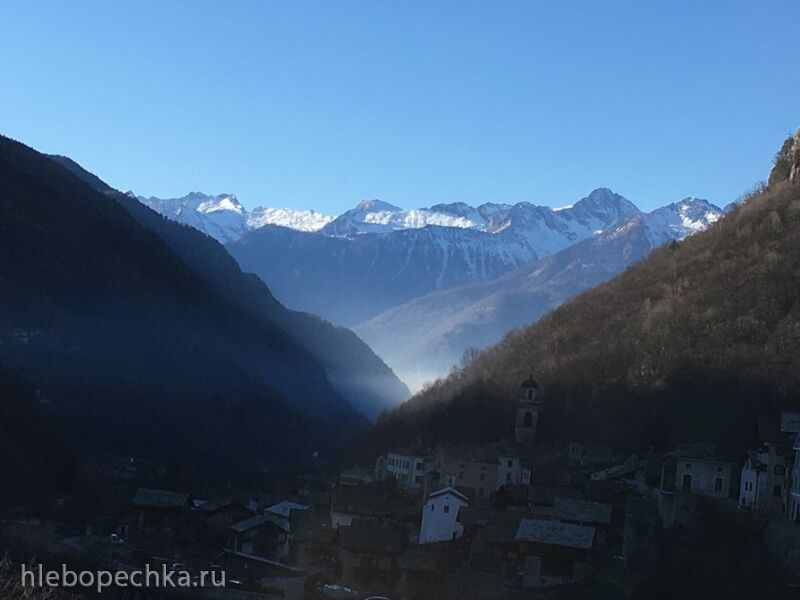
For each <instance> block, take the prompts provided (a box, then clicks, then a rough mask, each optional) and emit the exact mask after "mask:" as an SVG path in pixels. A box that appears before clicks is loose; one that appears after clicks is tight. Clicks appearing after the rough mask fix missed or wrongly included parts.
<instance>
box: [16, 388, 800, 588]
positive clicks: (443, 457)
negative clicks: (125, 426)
mask: <svg viewBox="0 0 800 600" xmlns="http://www.w3.org/2000/svg"><path fill="white" fill-rule="evenodd" d="M539 392H540V389H539V384H538V383H537V382H536V380H535V379H534V378H533V377H529V378H527V379H526V380H525V381H524V382H523V383H522V384H521V386H520V388H519V398H518V400H517V411H516V420H515V423H514V436H513V438H512V439H504V440H498V441H497V442H496V443H493V444H490V445H485V446H458V445H450V444H441V445H438V446H436V447H433V448H423V447H421V446H419V445H415V444H411V445H410V446H408V447H405V448H395V449H391V450H389V451H387V452H385V453H383V454H381V455H379V456H377V457H376V460H375V464H374V467H373V468H367V467H364V466H354V467H351V468H347V469H344V470H343V471H341V472H340V473H339V476H338V479H337V480H336V481H333V482H331V481H329V480H326V479H325V478H323V477H320V476H319V475H318V474H317V475H311V474H304V475H298V476H297V477H295V478H293V479H292V480H291V481H292V485H287V484H286V483H285V482H284V483H282V484H281V485H276V486H274V487H275V488H276V489H273V490H271V491H268V492H258V493H252V494H249V495H245V496H222V495H220V496H218V497H217V496H199V495H195V494H194V493H192V492H191V491H189V490H181V491H176V490H165V489H154V488H151V487H139V488H138V489H137V490H136V491H135V493H134V494H133V495H132V497H130V500H129V502H127V503H126V508H125V509H124V510H122V511H117V512H112V511H111V510H109V511H108V512H107V514H102V515H95V516H94V517H92V518H91V519H89V521H88V522H87V523H86V525H85V528H84V529H83V530H82V531H76V530H74V529H73V530H72V531H70V530H69V528H67V527H66V526H64V525H63V524H59V523H57V522H42V521H39V520H37V519H26V518H24V516H20V518H18V519H9V520H6V521H4V522H3V523H2V527H0V535H1V536H2V539H4V540H5V542H6V543H8V542H9V541H12V542H13V541H16V542H17V544H19V543H22V542H23V541H24V544H25V545H26V547H27V548H28V550H29V551H30V552H32V553H34V554H35V555H36V556H39V557H47V556H50V557H51V558H56V557H58V558H60V559H63V558H64V557H65V556H68V557H69V561H70V564H87V565H94V566H95V567H98V568H99V567H100V566H104V567H105V568H112V567H113V568H115V569H133V568H136V567H141V566H142V565H144V564H145V563H146V564H149V565H151V566H154V567H160V566H161V565H166V567H167V568H168V569H173V570H188V571H190V572H199V571H200V570H204V569H205V570H212V571H213V570H216V571H224V572H225V574H226V586H227V587H226V588H225V589H213V590H210V589H205V590H181V591H174V590H148V593H149V594H150V595H147V596H133V598H145V597H146V598H173V597H174V598H182V597H187V598H192V597H196V598H220V599H231V600H234V599H244V598H249V599H255V598H265V599H266V598H290V599H297V600H301V599H302V600H321V599H324V598H332V599H338V598H352V599H365V598H391V599H393V600H394V599H396V600H400V599H408V600H416V599H422V598H453V599H455V598H489V597H495V598H510V599H514V598H520V599H522V598H557V597H563V596H559V594H561V593H567V594H568V596H567V597H582V595H583V594H588V593H590V592H592V591H595V592H596V593H597V591H598V590H600V592H599V593H602V594H608V595H603V596H601V597H628V596H629V594H630V592H631V591H632V590H633V589H634V588H635V586H636V585H637V584H638V583H640V582H641V581H642V580H643V579H644V578H645V577H646V576H647V573H648V572H649V571H650V570H651V569H653V568H654V567H656V566H657V563H658V561H659V560H660V557H659V544H660V543H661V541H660V540H661V538H662V537H663V536H664V535H665V533H666V534H669V535H671V536H677V537H678V538H680V539H683V540H684V541H690V540H691V539H692V535H693V533H692V532H693V531H694V529H696V528H697V527H699V526H700V522H701V521H702V519H703V518H707V516H708V511H709V510H715V511H720V512H722V513H723V514H728V515H730V516H731V517H732V518H735V519H738V520H741V521H743V522H752V523H759V524H761V525H763V526H764V535H765V539H766V543H767V546H768V547H769V548H770V551H771V552H772V556H773V560H774V561H775V562H776V564H782V565H785V566H786V567H788V569H789V570H790V571H792V572H794V573H795V574H800V561H799V560H798V559H800V557H798V555H797V551H796V548H798V547H800V520H799V519H798V517H799V516H800V414H797V413H783V414H781V415H776V418H775V419H772V420H770V419H763V420H762V421H761V422H759V423H758V428H759V437H760V440H761V445H760V446H759V447H756V448H753V449H752V450H751V451H750V452H748V453H747V456H739V457H737V456H726V455H724V454H721V453H719V452H718V451H717V450H716V449H715V448H714V447H713V446H711V445H709V444H703V443H694V444H688V445H684V446H680V447H678V448H674V449H673V450H671V451H669V452H652V453H649V454H647V455H631V456H622V455H620V454H618V453H616V452H614V451H612V450H610V449H608V448H603V447H599V446H596V445H590V444H584V443H582V442H581V441H579V440H576V441H573V442H571V443H569V444H568V445H566V446H565V447H562V448H555V447H546V446H543V445H541V444H537V425H538V418H539V412H540V410H541V408H542V402H541V400H540V398H539ZM157 472H158V468H157V466H156V465H153V464H149V463H147V462H146V461H139V460H136V459H131V460H130V462H129V463H127V464H119V465H116V466H115V467H113V468H111V469H109V470H108V472H107V476H108V477H109V478H110V479H112V480H114V482H115V486H116V487H118V488H119V489H130V486H131V484H132V483H133V482H147V481H148V480H149V478H153V477H155V474H156V473H157ZM278 488H281V489H278ZM9 545H10V546H12V547H13V546H14V545H15V544H13V543H11V544H9ZM795 578H796V576H795ZM120 593H121V594H122V593H124V592H120ZM120 597H124V598H131V596H124V595H120Z"/></svg>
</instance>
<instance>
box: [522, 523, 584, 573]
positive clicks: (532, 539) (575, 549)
mask: <svg viewBox="0 0 800 600" xmlns="http://www.w3.org/2000/svg"><path fill="white" fill-rule="evenodd" d="M514 539H515V541H516V542H517V548H518V551H519V554H520V557H521V561H520V564H519V567H520V569H519V574H520V576H521V578H522V586H523V587H525V588H530V587H543V586H550V585H559V584H564V583H572V582H576V581H581V580H582V579H583V577H584V574H585V565H586V562H587V561H588V560H589V557H590V553H591V550H592V547H593V545H594V539H595V529H594V527H586V526H584V525H574V524H572V523H559V522H557V521H545V520H541V519H523V520H522V521H520V524H519V527H518V528H517V532H516V535H515V536H514Z"/></svg>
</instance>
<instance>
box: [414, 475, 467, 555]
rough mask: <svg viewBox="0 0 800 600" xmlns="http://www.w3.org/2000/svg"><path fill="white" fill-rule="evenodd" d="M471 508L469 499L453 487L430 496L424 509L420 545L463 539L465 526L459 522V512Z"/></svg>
mask: <svg viewBox="0 0 800 600" xmlns="http://www.w3.org/2000/svg"><path fill="white" fill-rule="evenodd" d="M466 506H469V499H468V498H467V497H466V496H465V495H464V494H462V493H461V492H459V491H458V490H456V489H455V488H452V487H446V488H442V489H441V490H439V491H436V492H434V493H432V494H430V495H428V497H427V499H426V500H425V504H424V505H423V507H422V522H421V524H420V529H419V543H420V544H430V543H431V542H444V541H448V540H455V539H457V538H460V537H461V534H462V533H463V532H464V526H463V525H462V524H461V523H460V522H459V520H458V513H459V511H460V510H461V509H462V508H464V507H466Z"/></svg>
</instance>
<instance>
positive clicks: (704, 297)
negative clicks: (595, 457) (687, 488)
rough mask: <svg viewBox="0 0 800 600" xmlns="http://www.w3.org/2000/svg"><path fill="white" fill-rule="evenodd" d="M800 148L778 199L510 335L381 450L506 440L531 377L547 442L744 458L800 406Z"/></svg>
mask: <svg viewBox="0 0 800 600" xmlns="http://www.w3.org/2000/svg"><path fill="white" fill-rule="evenodd" d="M798 149H800V138H798V139H796V140H794V141H793V142H787V145H785V146H784V148H783V149H782V150H781V152H780V153H779V155H778V157H776V169H775V171H774V172H773V175H772V177H771V178H770V186H769V187H768V188H765V189H763V190H760V191H759V192H758V193H754V194H753V195H752V196H751V197H750V198H748V199H747V201H746V202H744V203H743V204H742V205H741V206H738V207H736V208H735V209H733V210H732V211H731V212H730V213H729V214H728V215H726V216H725V217H724V218H723V219H720V220H719V221H718V222H717V223H716V224H714V225H713V226H711V227H710V228H709V229H708V230H707V231H706V232H704V233H700V234H697V235H695V236H692V237H690V238H688V239H686V240H685V241H683V242H680V243H673V244H671V245H669V246H668V247H664V248H662V249H660V250H657V251H655V252H654V253H653V254H652V255H650V257H649V258H647V259H645V260H644V261H642V262H641V263H638V264H636V265H634V266H632V267H631V268H629V269H628V270H626V271H625V272H624V273H623V274H621V275H620V276H618V277H616V278H615V279H613V280H612V281H610V282H608V283H606V284H604V285H601V286H599V287H597V288H595V289H593V290H591V291H588V292H586V293H583V294H582V295H580V296H578V297H577V298H575V299H574V300H573V301H571V302H569V303H567V304H564V305H562V306H561V307H559V308H557V309H556V310H554V311H553V312H551V313H550V314H548V315H546V316H545V317H544V318H542V319H541V320H540V321H539V322H538V323H536V324H535V325H533V326H531V327H527V328H525V329H521V330H517V331H514V332H512V333H510V334H509V335H507V336H506V337H505V338H504V339H503V341H502V342H501V343H499V344H497V345H496V346H494V347H492V348H491V349H489V350H487V351H485V352H483V353H481V354H480V355H478V356H476V357H474V360H472V361H470V362H469V364H466V365H464V366H463V367H462V368H460V369H458V370H457V371H455V372H454V373H452V374H451V375H450V376H449V377H447V378H445V379H443V380H440V381H438V382H436V383H435V384H433V385H432V386H430V387H429V388H427V389H425V390H424V391H423V392H421V393H420V394H418V395H417V396H415V397H414V398H412V399H411V400H410V401H409V402H408V403H406V404H405V405H403V406H402V407H400V408H399V409H398V410H396V411H394V412H393V413H392V414H390V415H387V416H386V417H385V418H384V419H382V420H381V421H380V422H379V423H378V425H377V427H376V429H375V430H374V431H373V433H372V434H371V435H372V439H371V445H370V447H371V448H375V447H381V446H385V445H387V444H389V445H390V444H393V443H402V442H405V441H407V440H409V439H413V438H414V437H417V436H421V437H423V438H424V439H426V440H427V441H442V440H447V439H461V440H472V439H474V440H480V439H487V438H489V439H491V438H492V437H496V436H499V435H502V434H503V433H505V432H507V430H508V429H507V428H508V427H509V426H510V424H511V422H512V410H513V405H514V402H515V400H516V391H517V388H518V386H519V382H520V381H522V380H523V379H524V378H525V376H526V375H527V374H528V373H529V372H530V371H533V373H534V374H535V375H536V377H537V379H539V381H540V383H541V385H542V389H543V399H544V401H545V409H544V412H543V418H542V422H541V427H542V429H543V433H544V436H545V438H547V439H550V440H553V439H565V438H570V437H580V438H582V439H591V440H595V441H598V442H605V443H608V444H610V445H614V446H620V447H629V448H630V447H642V446H650V445H671V444H675V443H679V442H685V441H692V440H707V441H712V442H717V443H719V444H722V445H724V446H728V447H730V448H731V449H740V448H743V447H745V446H746V445H747V444H749V443H750V442H751V441H752V438H753V436H754V435H755V418H756V417H757V416H758V415H759V414H761V413H765V412H774V411H777V410H779V409H782V408H785V407H795V408H797V407H798V400H799V399H800V379H799V377H800V376H799V374H798V371H797V365H800V303H798V298H799V296H800V177H799V176H798V169H797V160H798V157H800V151H798ZM786 165H790V166H789V167H788V168H787V166H786ZM776 172H777V173H776Z"/></svg>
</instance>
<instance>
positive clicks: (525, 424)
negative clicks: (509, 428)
mask: <svg viewBox="0 0 800 600" xmlns="http://www.w3.org/2000/svg"><path fill="white" fill-rule="evenodd" d="M538 396H539V384H538V383H537V382H536V380H535V379H534V378H533V375H530V376H529V377H528V378H527V379H526V380H525V381H523V382H522V385H521V386H520V396H519V400H518V402H517V421H516V423H515V425H514V440H515V441H516V442H517V443H518V444H523V445H525V446H532V445H533V443H534V441H536V426H537V424H538V422H539V410H540V409H541V408H542V401H541V400H539V398H538Z"/></svg>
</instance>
